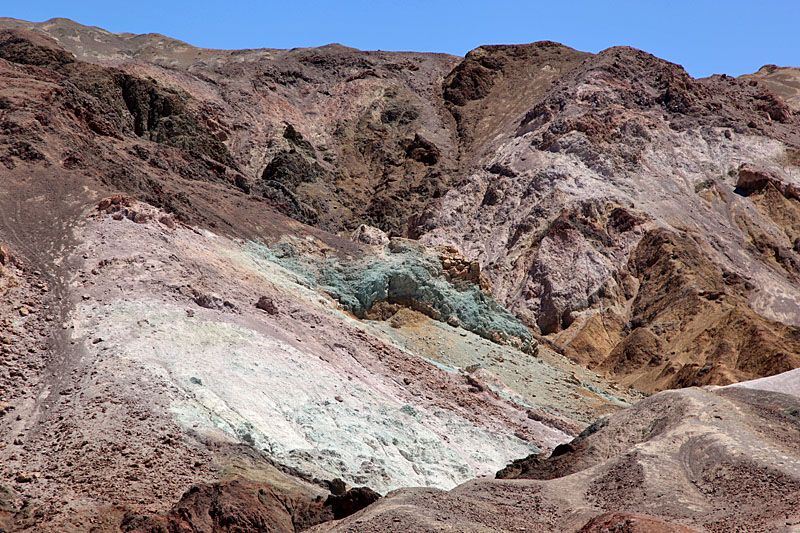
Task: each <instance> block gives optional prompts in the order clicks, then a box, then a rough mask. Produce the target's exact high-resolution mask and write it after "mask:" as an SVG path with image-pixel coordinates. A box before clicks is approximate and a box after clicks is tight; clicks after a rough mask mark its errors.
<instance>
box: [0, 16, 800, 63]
mask: <svg viewBox="0 0 800 533" xmlns="http://www.w3.org/2000/svg"><path fill="white" fill-rule="evenodd" d="M0 16H6V17H13V18H20V19H25V20H32V21H36V22H40V21H43V20H47V19H49V18H53V17H66V18H70V19H73V20H75V21H77V22H80V23H81V24H86V25H91V26H99V27H101V28H105V29H107V30H110V31H114V32H132V33H151V32H152V33H162V34H164V35H167V36H169V37H174V38H176V39H181V40H183V41H186V42H188V43H190V44H193V45H195V46H203V47H208V48H294V47H304V46H320V45H323V44H328V43H333V42H338V43H341V44H344V45H347V46H352V47H355V48H360V49H362V50H414V51H421V52H446V53H450V54H456V55H464V54H465V53H466V52H468V51H469V50H471V49H473V48H475V47H477V46H479V45H481V44H508V43H528V42H533V41H541V40H551V41H558V42H561V43H563V44H566V45H568V46H571V47H573V48H577V49H579V50H584V51H588V52H598V51H600V50H603V49H605V48H608V47H610V46H615V45H628V46H633V47H636V48H640V49H642V50H645V51H647V52H650V53H651V54H654V55H656V56H658V57H661V58H663V59H667V60H669V61H673V62H675V63H679V64H681V65H683V66H684V67H685V68H686V70H688V71H689V73H690V74H692V75H693V76H695V77H701V76H708V75H710V74H714V73H725V74H730V75H739V74H745V73H749V72H754V71H755V70H757V69H758V68H759V67H761V66H762V65H764V64H768V63H774V64H777V65H781V66H800V0H780V1H777V0H776V1H769V0H760V1H758V0H755V1H742V0H729V1H715V2H712V1H704V0H696V1H693V2H689V1H683V0H673V1H670V0H661V1H657V2H654V1H650V0H639V1H618V2H614V1H610V0H609V1H603V0H595V1H583V0H582V1H574V2H573V1H569V0H550V1H546V2H542V1H539V0H529V1H509V0H494V1H488V0H487V1H483V2H479V1H473V0H463V1H461V2H456V1H450V0H448V1H436V0H427V1H420V0H394V1H385V0H373V1H366V0H340V1H335V0H330V1H327V2H323V1H318V0H294V1H290V0H286V1H282V2H280V1H273V0H268V1H261V2H247V1H241V0H228V1H226V2H211V1H208V0H193V1H184V0H176V1H172V0H128V1H124V2H121V1H114V0H103V1H96V0H72V1H70V0H27V1H26V0H0Z"/></svg>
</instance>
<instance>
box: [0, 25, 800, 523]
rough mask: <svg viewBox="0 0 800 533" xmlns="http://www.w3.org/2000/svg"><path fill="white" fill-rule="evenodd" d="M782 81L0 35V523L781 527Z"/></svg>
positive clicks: (797, 269)
mask: <svg viewBox="0 0 800 533" xmlns="http://www.w3.org/2000/svg"><path fill="white" fill-rule="evenodd" d="M792 72H793V71H792V70H791V69H778V70H775V69H772V68H766V67H765V69H762V71H759V73H756V74H754V75H752V76H750V77H745V78H744V79H734V78H729V77H724V76H721V77H720V76H718V77H714V78H710V79H705V80H694V79H692V78H691V77H690V76H688V75H687V74H686V73H685V72H684V71H683V69H681V68H680V67H679V66H677V65H673V64H671V63H667V62H665V61H662V60H659V59H657V58H655V57H653V56H650V55H648V54H645V53H643V52H640V51H637V50H632V49H628V48H613V49H609V50H606V51H604V52H602V53H600V54H597V55H592V54H586V53H583V52H578V51H575V50H572V49H570V48H568V47H565V46H562V45H559V44H557V43H550V42H543V43H534V44H530V45H521V46H486V47H480V48H478V49H476V50H474V51H472V52H470V53H469V54H468V55H467V56H466V57H465V58H458V57H453V56H447V55H441V54H417V53H386V52H361V51H358V50H354V49H349V48H346V47H343V46H339V45H329V46H325V47H322V48H318V49H294V50H269V49H261V50H241V51H223V50H206V49H197V48H194V47H192V46H190V45H187V44H185V43H181V42H180V41H175V40H173V39H169V38H166V37H163V36H159V35H144V36H135V35H129V34H111V33H108V32H105V31H104V30H101V29H99V28H87V27H84V26H81V25H78V24H76V23H73V22H71V21H67V20H63V19H54V20H52V21H48V22H45V23H41V24H33V23H27V22H24V21H15V20H11V19H1V20H0V137H2V138H0V179H1V180H2V186H0V245H2V248H1V249H0V291H2V295H3V300H2V304H1V305H0V309H1V310H2V316H1V317H0V328H2V329H0V335H2V337H0V342H2V352H3V353H2V355H3V360H2V363H3V367H2V374H0V402H1V403H0V412H1V413H2V418H0V424H2V427H3V430H2V431H3V438H2V442H1V443H0V459H1V460H2V467H0V470H1V472H2V476H3V477H2V479H1V480H0V527H2V528H5V529H7V530H17V529H19V530H30V531H36V530H53V531H86V530H90V529H92V528H94V530H97V531H119V530H123V531H140V532H145V531H148V532H150V531H152V532H155V531H190V530H191V531H195V530H196V531H229V530H230V531H234V530H241V531H249V530H270V531H272V530H274V531H287V530H288V531H292V530H302V529H305V528H308V527H311V526H313V525H315V524H320V523H323V522H328V521H330V520H332V519H337V520H338V519H342V518H345V517H346V516H348V515H349V514H352V513H353V512H355V511H357V510H359V509H361V508H362V507H364V506H365V505H367V504H369V503H372V502H373V501H374V500H375V498H377V497H378V496H379V495H378V494H376V493H374V492H372V491H371V490H367V489H359V488H356V489H351V487H360V486H364V485H366V486H368V487H371V488H372V489H375V490H377V491H378V492H379V493H381V494H385V493H387V492H388V491H391V490H393V489H397V488H401V487H408V486H423V487H429V489H425V490H423V491H421V492H419V491H416V492H415V491H410V492H401V493H399V494H396V495H394V496H393V497H392V498H387V499H386V500H385V501H384V502H383V503H379V504H377V505H375V506H371V507H370V508H369V509H368V510H367V511H366V514H360V515H358V517H353V518H352V519H350V522H345V523H343V524H341V525H337V524H336V523H331V524H328V525H322V526H318V527H321V528H323V529H326V528H329V527H330V528H334V529H335V528H337V527H344V528H350V527H354V528H356V530H359V528H360V530H364V531H367V530H369V531H374V530H376V528H377V529H381V530H387V531H388V530H392V528H394V529H396V530H399V528H401V527H402V528H403V530H411V531H414V530H420V531H422V530H425V531H430V530H439V529H447V528H451V529H452V527H456V528H457V529H459V528H460V529H464V530H481V528H484V529H486V528H488V529H486V530H492V529H491V528H494V530H503V531H506V530H509V528H512V529H513V528H517V529H513V530H518V529H519V528H520V527H528V528H531V529H529V530H543V531H544V530H550V529H553V528H557V529H559V530H569V531H575V530H578V529H580V528H583V529H581V530H582V531H594V530H596V529H597V528H601V527H606V526H608V527H611V526H610V524H611V525H613V523H615V521H617V522H619V521H625V520H627V521H629V522H630V520H632V518H631V517H632V516H634V515H636V516H638V515H639V514H641V513H644V514H653V515H656V516H652V517H649V518H648V517H639V518H635V520H644V523H645V524H649V523H650V522H647V521H648V520H649V521H651V522H652V524H655V525H653V527H662V526H663V527H665V528H667V527H674V529H669V530H675V531H684V530H686V529H680V528H681V527H683V526H686V527H689V528H706V530H721V529H719V528H721V527H724V526H723V525H724V524H725V519H726V517H732V518H731V519H732V520H734V521H735V523H736V524H739V525H740V526H741V527H742V528H744V529H747V528H753V527H762V526H763V527H770V528H773V529H770V530H775V529H774V528H776V527H777V526H778V525H781V524H782V523H781V520H783V521H784V523H785V524H784V525H785V526H786V527H787V528H788V527H790V526H792V525H793V524H795V523H796V522H797V517H796V511H794V510H793V509H796V508H797V505H795V504H796V503H798V502H797V498H796V494H797V492H796V491H794V492H793V487H795V485H796V484H797V479H798V476H797V464H798V463H797V461H798V456H797V435H796V432H795V433H792V432H793V431H795V429H796V428H795V429H792V428H794V426H795V425H796V420H795V419H794V418H792V416H793V415H792V414H791V413H792V412H793V411H792V410H793V409H794V407H793V406H794V403H796V402H795V401H794V399H792V398H791V397H788V396H787V397H783V396H780V397H779V395H776V394H775V393H774V392H763V393H761V392H747V393H745V392H742V391H739V390H738V389H737V390H733V391H732V392H728V391H729V389H726V391H725V392H709V391H700V390H696V389H690V390H687V391H684V392H670V393H665V394H659V395H656V396H653V397H652V398H649V399H647V400H645V401H643V402H640V403H637V404H636V405H635V406H634V407H632V408H628V407H629V406H630V405H631V404H633V403H635V402H637V401H638V400H640V399H641V398H642V397H643V394H642V393H641V392H639V391H644V392H645V393H650V392H654V391H659V390H663V389H668V388H676V387H687V386H693V385H708V384H712V385H727V384H730V383H734V382H738V381H742V380H748V379H753V378H760V377H764V376H772V375H774V374H778V373H780V372H785V371H788V370H791V369H794V368H797V367H800V311H798V309H800V305H798V291H800V289H798V287H800V285H799V284H798V275H800V245H799V244H798V243H800V233H798V232H800V207H799V206H800V203H798V202H800V192H798V191H800V170H798V167H797V166H796V165H797V164H798V153H800V151H799V147H800V116H799V115H798V112H797V111H796V102H795V101H794V96H795V95H794V93H793V92H792V87H793V86H794V85H793V83H794V82H793V79H794V78H793V77H792V76H793V74H792ZM791 375H792V376H793V374H791ZM783 376H789V374H783ZM767 379H778V381H766V382H765V381H756V382H755V383H762V384H763V383H766V385H762V386H761V388H767V389H768V390H772V391H775V390H778V391H782V392H790V393H792V391H795V392H794V393H796V390H795V389H792V388H791V386H788V385H786V383H787V381H786V380H789V381H788V383H790V384H791V383H794V381H792V380H793V379H794V378H792V377H788V378H787V377H783V378H767ZM781 380H782V381H781ZM787 387H788V388H787ZM757 388H758V387H756V389H757ZM760 402H761V403H763V404H766V405H772V406H774V407H775V408H774V409H771V408H765V409H766V410H761V411H759V410H758V409H756V408H755V407H754V406H756V405H758V404H759V403H760ZM792 402H794V403H792ZM626 408H627V409H626ZM770 409H771V410H770ZM662 411H663V412H662ZM614 413H616V414H614ZM665 413H666V414H665ZM709 413H711V414H709ZM717 413H724V415H725V416H724V417H723V418H721V419H720V420H721V422H716V420H717V419H716V418H715V416H712V415H715V414H717ZM787 413H788V414H787ZM604 415H612V416H611V418H610V419H604V420H606V422H601V423H600V425H599V426H598V424H595V425H593V426H591V427H593V428H594V429H592V430H590V432H592V431H595V430H597V429H598V428H600V427H605V426H603V424H608V427H609V428H622V429H620V431H623V429H624V431H627V432H628V433H627V435H628V437H630V438H628V437H626V439H627V440H626V439H622V440H620V439H619V435H618V434H616V433H613V432H612V431H611V429H600V430H599V431H597V432H596V434H594V433H592V434H591V435H588V434H587V433H586V431H585V429H586V428H587V427H588V426H589V425H590V424H592V422H593V421H595V420H596V419H597V418H598V417H600V416H604ZM662 415H663V416H662ZM758 417H761V418H758ZM648 421H651V422H653V421H654V422H653V424H655V426H653V427H656V426H657V427H658V428H661V429H659V430H658V431H655V430H654V429H653V428H652V427H650V426H648V427H649V428H650V429H648V430H647V431H644V430H643V429H642V431H639V430H640V429H641V428H643V427H644V426H646V425H647V424H648V423H650V422H648ZM748 424H749V425H748ZM662 426H663V427H662ZM740 426H741V427H745V426H746V427H748V428H750V429H748V430H747V431H750V433H747V432H746V431H744V430H743V429H741V427H740ZM751 426H752V427H751ZM637 428H638V429H637ZM665 428H666V429H665ZM776 428H784V429H780V430H778V429H776ZM785 428H788V429H785ZM662 430H663V431H662ZM667 430H669V431H667ZM740 430H741V431H740ZM751 430H752V431H751ZM773 430H774V431H777V433H775V434H774V435H773V434H770V431H773ZM648 431H649V433H648ZM634 433H635V435H634ZM690 434H691V435H705V437H702V438H700V437H698V438H700V440H703V439H706V440H705V441H703V442H706V441H708V442H711V441H713V442H715V443H719V442H727V443H728V444H725V446H722V444H720V445H719V446H716V445H715V446H716V447H714V446H712V447H711V448H709V449H713V450H715V451H714V454H716V455H714V457H715V458H716V459H713V460H714V461H720V462H722V463H724V464H726V465H729V466H730V468H729V470H730V469H732V470H731V472H732V471H736V472H737V473H736V476H739V477H735V476H734V474H732V473H731V472H729V471H727V470H726V471H725V472H721V471H719V469H716V470H715V469H714V468H712V467H711V466H709V465H710V463H709V461H711V459H709V458H708V457H705V458H704V457H698V456H697V454H701V455H702V453H704V452H702V451H701V450H702V449H704V446H705V445H704V444H703V445H701V444H702V443H701V444H697V442H698V441H696V439H695V440H692V439H690V438H689V437H688V435H690ZM578 435H581V436H580V437H578V440H576V441H573V443H572V444H566V443H568V442H569V441H571V439H572V438H573V437H576V436H578ZM754 435H755V436H754ZM692 438H694V437H692ZM637 439H638V440H637ZM676 439H677V440H676ZM681 439H685V441H684V440H681ZM678 441H680V442H679V445H676V444H675V443H676V442H678ZM559 445H561V446H559ZM675 446H678V447H679V448H680V450H679V451H675V450H676V448H675ZM648 447H650V448H653V450H656V449H657V450H662V451H664V453H661V452H659V453H658V454H656V455H658V460H656V459H654V458H653V457H655V456H651V455H647V453H648V452H646V450H644V448H648ZM758 447H761V448H762V449H763V450H769V452H761V455H759V454H756V453H755V452H753V450H754V449H756V448H758ZM640 448H641V449H640ZM648 449H649V448H648ZM554 450H555V451H554ZM565 450H566V451H567V453H565ZM598 450H599V451H598ZM643 450H644V451H643ZM551 452H552V453H553V456H554V458H553V459H546V457H547V456H548V455H549V454H550V453H551ZM779 452H780V454H781V457H782V459H781V461H783V462H781V463H780V464H779V465H778V466H774V465H769V464H768V463H769V462H770V459H769V457H767V456H766V455H764V454H765V453H772V454H773V456H774V454H776V453H779ZM653 453H655V452H653ZM709 453H710V452H709ZM671 454H677V455H671ZM681 454H683V455H681ZM526 456H529V459H528V460H525V461H520V462H516V463H513V464H512V466H510V467H509V468H508V469H506V470H504V472H506V474H504V475H506V477H508V476H510V477H535V478H537V479H545V478H548V479H549V478H554V479H553V481H552V482H550V481H548V482H547V483H546V484H543V483H539V482H524V483H527V484H524V485H523V484H520V483H523V482H506V481H504V482H496V481H488V480H483V481H471V482H468V480H470V479H473V478H476V477H479V476H486V475H493V474H494V472H495V471H497V470H500V469H501V468H503V467H504V466H506V465H507V464H509V463H511V462H512V461H514V460H515V459H520V458H522V457H526ZM709 457H710V456H709ZM681 461H683V463H681ZM678 463H681V464H685V465H688V466H687V468H689V470H690V472H689V473H687V476H688V477H687V478H686V479H684V478H674V479H673V478H671V477H670V476H669V474H668V472H670V471H671V470H670V469H671V468H672V467H673V466H674V465H675V464H678ZM745 464H746V465H748V466H747V468H744V469H743V468H740V466H741V465H745ZM751 467H752V468H751ZM726 468H727V467H726ZM578 472H580V476H579V477H581V480H580V481H574V479H576V478H567V477H563V476H565V475H566V474H568V473H578ZM729 474H730V475H729ZM609 476H611V477H609ZM731 476H733V477H731ZM562 478H563V479H565V480H566V479H573V481H569V482H567V481H563V482H562V481H560V479H562ZM667 478H669V479H667ZM464 482H468V483H467V484H466V485H461V484H462V483H464ZM576 483H577V484H576ZM615 484H616V485H615ZM686 484H692V486H696V487H697V490H696V491H695V492H693V493H692V494H691V495H690V496H691V498H690V499H691V501H690V502H688V503H686V506H688V507H690V508H691V509H692V511H691V512H688V511H687V512H682V511H679V510H678V508H677V507H674V506H672V507H670V506H669V505H666V506H659V504H658V502H657V500H654V499H653V498H664V499H665V500H667V499H668V500H670V501H672V499H674V496H675V494H679V491H680V490H681V489H680V488H681V487H683V486H685V485H686ZM750 485H752V486H757V487H759V490H761V492H758V493H757V497H756V498H755V499H754V500H753V502H752V503H751V504H750V505H751V507H747V508H742V509H739V510H737V511H736V513H739V514H736V513H734V511H733V510H734V508H737V509H738V508H739V507H740V503H741V501H740V500H741V494H739V493H735V494H734V492H735V490H734V489H736V487H742V486H744V487H748V486H750ZM622 486H625V487H629V488H631V490H632V492H630V493H628V492H626V494H627V495H631V494H632V495H633V496H635V497H632V498H627V496H626V498H623V497H622V496H621V494H622V493H621V492H620V491H621V490H622V489H621V488H620V487H622ZM735 486H736V487H735ZM454 487H456V488H455V489H454ZM615 487H616V488H615ZM348 489H351V490H348ZM449 489H453V490H452V492H441V490H449ZM626 490H627V489H626ZM693 490H694V489H693ZM717 490H723V491H727V492H725V494H728V493H730V494H728V496H725V497H724V498H723V497H718V495H713V494H714V493H715V491H717ZM736 490H738V489H736ZM731 491H733V492H731ZM776 491H777V492H776ZM565 493H569V494H570V495H571V496H570V497H569V498H566V497H565V496H563V494H565ZM767 493H779V494H780V498H778V499H777V500H775V501H768V499H767V498H766V496H764V497H763V498H762V497H761V496H760V495H764V494H767ZM653 494H656V496H653ZM659 495H660V496H659ZM476 498H477V500H480V501H481V502H483V503H481V504H480V505H477V506H475V505H473V503H474V501H476V500H475V499H476ZM526 498H528V499H527V500H526ZM737 498H738V499H737ZM512 499H513V500H514V501H516V502H517V503H516V504H513V505H512V504H511V503H509V504H508V508H507V509H506V508H505V507H504V508H503V510H502V512H500V511H498V510H497V506H498V502H506V503H508V502H511V500H512ZM524 502H528V503H531V502H535V505H533V503H531V505H532V507H531V506H528V505H527V504H524V505H523V503H524ZM654 502H656V503H654ZM672 503H674V502H672ZM504 505H505V504H504ZM521 506H522V507H525V508H529V509H538V510H539V516H540V518H538V519H536V520H539V521H538V522H537V521H536V520H534V519H533V518H532V517H531V516H530V513H527V514H526V513H521V512H520V511H519V509H520V507H521ZM468 507H469V508H475V509H476V510H475V511H474V513H473V514H470V513H467V512H466V510H465V509H467V508H468ZM573 508H574V509H577V510H576V511H575V512H574V513H572V514H570V512H568V511H567V509H573ZM399 509H404V510H403V511H402V512H400V511H399ZM454 509H455V510H459V509H460V510H461V511H458V512H459V513H461V515H462V516H461V518H459V519H458V520H461V521H460V522H458V521H457V522H456V523H449V522H448V520H450V519H451V518H452V516H453V510H454ZM412 511H413V512H412ZM434 511H435V512H434ZM462 511H463V512H462ZM759 512H763V513H764V515H763V516H764V517H765V520H763V521H762V522H759V523H758V524H756V522H753V521H750V519H749V518H748V516H753V515H757V514H758V513H759ZM398 513H399V514H398ZM498 513H499V514H498ZM615 513H617V514H615ZM731 513H734V514H731ZM635 520H634V521H635ZM587 522H588V523H587ZM662 522H663V523H662ZM667 522H669V524H667ZM652 524H651V525H652ZM658 524H661V525H658ZM675 524H683V526H679V525H675ZM584 526H585V527H584ZM236 528H239V529H236ZM414 528H416V529H414ZM537 528H539V529H537ZM548 528H550V529H548ZM592 528H595V529H592Z"/></svg>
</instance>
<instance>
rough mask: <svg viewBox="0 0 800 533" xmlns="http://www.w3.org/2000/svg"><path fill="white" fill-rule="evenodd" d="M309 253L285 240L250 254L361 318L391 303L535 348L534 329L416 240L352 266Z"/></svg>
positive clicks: (301, 245) (253, 249)
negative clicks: (457, 278) (454, 276)
mask: <svg viewBox="0 0 800 533" xmlns="http://www.w3.org/2000/svg"><path fill="white" fill-rule="evenodd" d="M303 248H307V246H306V243H304V242H302V241H299V242H297V243H292V242H291V241H282V242H281V243H279V244H278V245H277V246H276V247H274V248H267V247H265V246H261V245H257V244H252V245H251V247H250V250H251V253H253V254H255V255H257V256H258V257H260V258H262V259H268V260H270V261H274V262H275V263H278V264H279V265H281V266H282V267H284V268H286V269H288V270H290V271H292V272H294V273H295V274H297V275H298V276H300V277H301V278H302V279H303V280H304V281H305V282H306V283H307V284H308V285H309V286H311V287H314V288H318V289H321V290H322V291H324V292H326V293H327V294H329V295H330V296H332V297H333V298H335V299H336V300H337V301H338V302H339V303H340V304H341V306H342V308H344V309H345V310H347V311H350V312H351V313H353V314H354V315H356V316H357V317H359V318H364V316H365V315H366V313H367V311H368V310H369V309H370V308H371V307H372V305H373V304H375V303H376V302H379V301H382V300H386V301H388V302H391V303H398V304H401V305H405V306H408V307H411V308H413V309H415V310H417V311H420V312H422V313H424V314H426V315H428V316H430V317H431V318H433V319H435V320H439V321H442V322H448V323H450V324H458V325H459V326H461V327H463V328H464V329H466V330H469V331H472V332H474V333H476V334H478V335H480V336H481V337H484V338H487V339H491V340H494V341H498V342H503V343H510V344H513V345H516V346H518V347H520V348H521V349H524V350H525V351H530V350H531V349H532V348H533V347H534V346H535V341H533V340H532V337H531V334H530V332H529V331H528V329H527V328H526V327H525V326H524V325H523V324H522V323H521V322H520V321H519V320H517V318H516V317H514V315H512V314H511V313H510V312H509V311H508V310H507V309H506V308H505V307H503V306H502V305H501V304H500V303H498V302H497V300H495V299H494V297H493V296H492V295H491V294H487V293H486V292H484V291H482V290H481V289H480V287H478V286H477V285H475V284H472V283H461V282H455V283H451V282H450V281H448V280H447V279H446V277H445V274H444V270H443V268H442V265H441V261H440V259H439V256H438V255H437V254H436V253H435V251H434V250H431V249H428V248H425V247H424V246H421V245H419V244H418V243H416V242H414V241H409V240H405V239H393V240H392V241H391V243H390V244H389V245H388V246H387V247H386V248H385V249H384V250H383V251H382V252H379V253H378V254H376V255H369V256H365V257H362V258H359V259H354V260H351V261H344V260H342V259H340V258H339V257H325V256H323V255H321V254H319V253H311V252H303V251H301V250H302V249H303Z"/></svg>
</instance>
